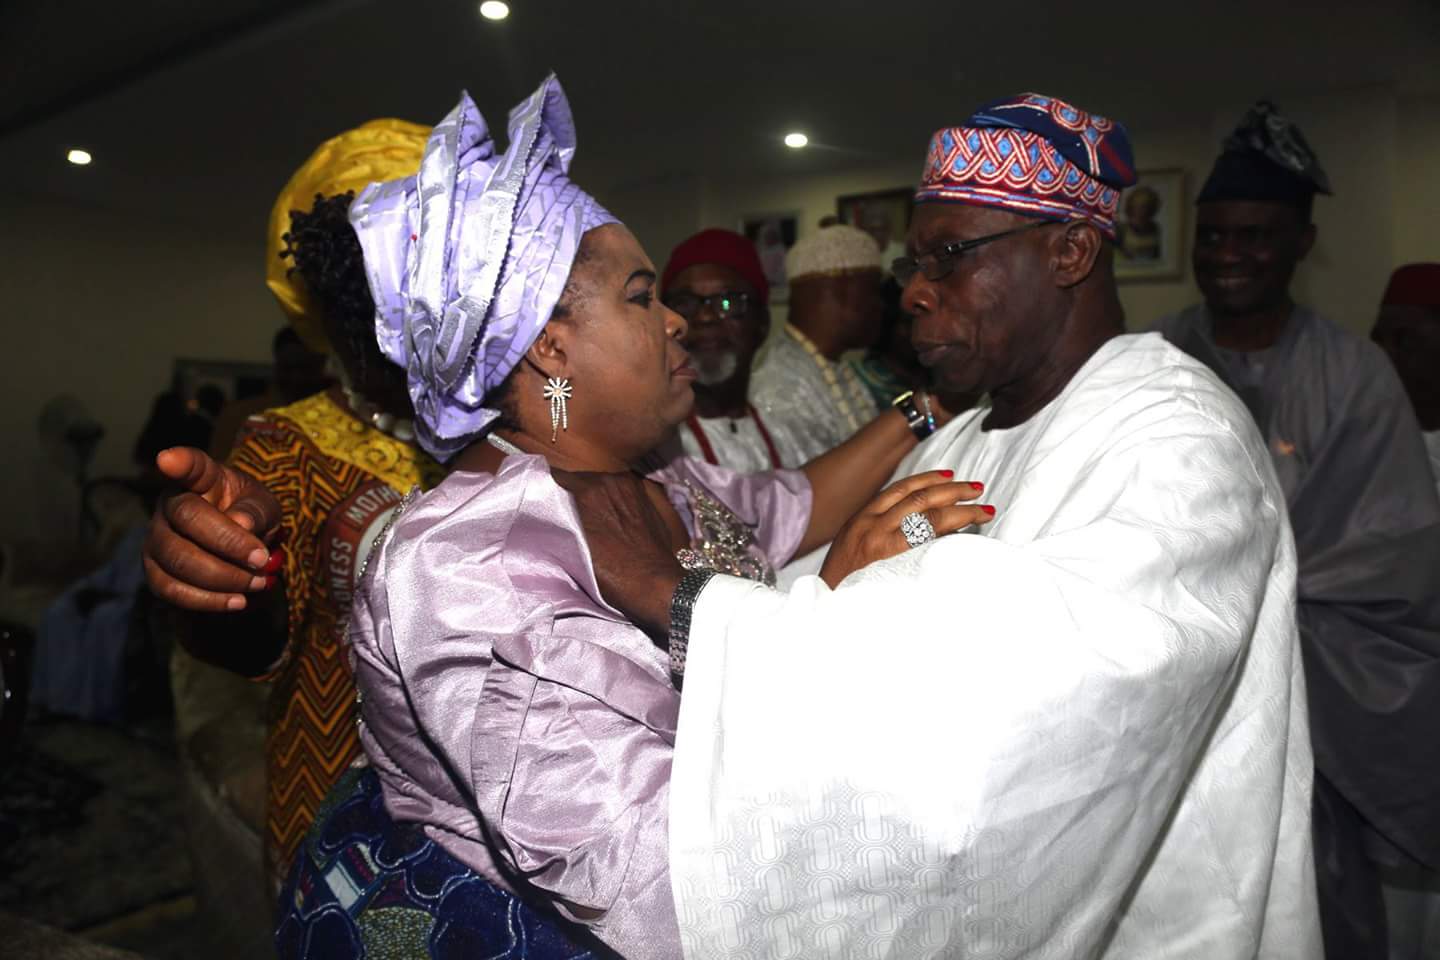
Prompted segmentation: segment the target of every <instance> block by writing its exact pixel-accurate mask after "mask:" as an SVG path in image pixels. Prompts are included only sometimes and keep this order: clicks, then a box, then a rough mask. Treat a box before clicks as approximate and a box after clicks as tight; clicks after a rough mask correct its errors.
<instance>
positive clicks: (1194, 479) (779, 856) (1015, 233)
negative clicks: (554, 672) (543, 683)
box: [564, 94, 1321, 960]
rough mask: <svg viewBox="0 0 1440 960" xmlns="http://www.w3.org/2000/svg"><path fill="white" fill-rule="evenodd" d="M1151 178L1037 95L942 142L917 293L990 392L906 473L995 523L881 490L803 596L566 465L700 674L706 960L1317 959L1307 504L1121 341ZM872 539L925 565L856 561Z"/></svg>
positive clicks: (684, 731) (673, 819)
mask: <svg viewBox="0 0 1440 960" xmlns="http://www.w3.org/2000/svg"><path fill="white" fill-rule="evenodd" d="M997 158H1003V159H1004V161H1005V162H1004V163H1003V164H1002V163H1000V162H998V159H997ZM1134 179H1135V178H1134V172H1133V160H1132V157H1131V152H1130V148H1129V144H1128V141H1127V138H1126V135H1125V132H1124V129H1123V127H1121V126H1119V125H1118V124H1116V123H1114V122H1112V121H1110V120H1107V119H1105V118H1103V117H1099V116H1095V115H1092V114H1088V113H1086V112H1084V111H1081V110H1078V109H1076V108H1074V107H1072V106H1070V105H1069V104H1066V103H1064V102H1062V101H1059V100H1055V99H1053V98H1049V97H1043V96H1039V95H1034V94H1030V95H1024V96H1020V97H1016V98H1013V99H1010V100H1005V101H1000V102H998V103H994V104H991V105H989V106H987V107H984V108H982V109H981V110H980V111H978V112H977V113H976V114H974V115H973V116H972V117H970V118H969V120H967V121H966V122H965V124H964V125H962V126H960V127H954V128H948V129H944V130H941V131H939V132H938V133H937V134H936V135H935V136H934V138H933V139H932V141H931V144H930V152H929V156H928V159H927V163H926V167H925V171H924V180H923V185H922V187H921V189H920V191H919V193H918V195H917V201H918V205H917V208H916V212H915V216H914V220H913V223H912V225H911V228H910V233H909V238H908V244H907V248H908V250H909V251H910V257H911V259H910V260H909V262H908V263H906V262H902V263H901V264H900V265H899V267H900V268H899V269H897V277H898V279H899V280H901V281H902V282H903V283H904V285H905V294H904V299H905V307H906V309H907V310H908V311H909V312H910V313H912V314H913V315H914V316H915V324H914V334H913V336H914V339H915V342H916V347H917V348H918V350H919V352H920V357H921V359H922V361H923V362H924V363H925V364H926V365H927V366H929V367H930V368H931V370H932V371H933V373H934V374H935V376H936V378H937V379H938V380H939V381H940V382H941V383H942V384H943V385H944V387H946V388H948V389H954V390H957V391H975V390H984V391H987V392H988V393H989V394H990V396H991V398H992V401H993V405H992V407H991V408H990V409H988V410H980V411H971V412H968V413H966V414H962V415H961V416H959V417H957V418H956V419H955V420H954V421H953V422H951V423H950V424H949V425H948V426H946V427H944V428H943V429H941V430H940V431H939V432H937V433H936V434H935V435H934V436H933V437H932V438H931V439H930V440H928V441H927V442H926V443H924V444H922V445H921V446H920V447H919V448H917V450H916V451H915V453H914V454H912V455H911V457H910V459H909V461H908V462H907V463H905V464H904V465H902V472H905V471H911V472H913V471H918V470H924V469H931V468H945V469H950V470H954V471H955V473H956V475H957V476H959V477H962V478H965V479H970V480H976V481H983V482H984V483H985V484H986V490H985V497H986V499H987V502H988V503H990V504H992V505H994V507H995V508H996V510H997V513H996V516H995V519H994V521H993V522H991V523H989V524H987V525H985V526H984V527H983V528H980V529H978V530H974V531H972V532H969V533H960V534H956V535H951V536H944V537H941V538H939V539H935V537H934V534H933V531H932V530H930V529H929V528H930V526H931V522H930V521H931V520H932V519H937V518H936V517H935V516H934V515H933V514H929V513H926V512H923V511H919V510H914V508H911V509H912V510H913V511H914V512H912V513H910V514H908V515H907V514H905V513H904V509H905V506H904V505H901V506H900V507H899V509H898V510H897V509H896V505H894V504H885V503H881V504H878V505H877V506H876V507H875V508H874V509H871V510H867V511H865V512H863V513H862V514H861V515H858V516H857V517H855V518H853V519H852V521H851V522H850V525H849V526H848V527H847V528H846V529H843V530H842V531H841V533H840V535H839V536H838V538H837V540H836V541H835V546H833V547H832V549H831V551H830V554H829V556H828V557H827V558H826V560H825V566H824V568H823V569H822V571H821V574H820V576H819V577H804V578H801V579H800V580H799V581H798V582H797V583H796V584H795V586H794V587H793V588H792V589H791V590H790V592H789V593H788V594H787V593H783V592H779V591H776V590H774V589H772V588H767V587H764V586H759V585H756V584H753V583H749V582H746V581H741V580H737V579H734V578H731V577H726V576H715V575H704V574H695V573H686V572H684V571H681V570H680V569H679V568H678V567H677V566H676V564H675V562H674V560H673V558H671V557H670V555H669V553H668V551H666V550H665V549H664V547H663V545H661V544H659V543H657V542H652V541H657V540H658V539H659V538H658V537H657V536H656V534H655V533H654V532H653V531H655V530H656V529H657V526H656V524H657V521H656V519H655V517H654V515H653V508H652V507H650V506H649V504H648V502H647V501H646V500H645V497H644V495H643V492H642V491H640V490H639V488H638V484H637V483H636V482H635V481H633V480H627V479H625V478H622V477H619V476H618V475H609V476H606V477H592V476H587V475H572V476H570V477H568V478H567V479H566V480H565V481H564V482H565V483H567V484H568V485H569V486H570V488H571V489H572V490H573V491H574V492H575V494H576V496H577V497H579V498H580V500H581V501H582V503H583V504H584V506H585V508H586V509H585V510H584V511H582V512H583V513H584V515H585V517H586V533H587V539H588V541H589V544H590V547H591V553H592V557H593V559H594V563H595V569H596V571H597V573H598V574H599V576H600V579H601V589H602V591H603V592H604V594H605V596H606V598H607V599H608V600H609V601H610V603H612V604H613V605H615V606H616V607H618V608H619V609H620V610H621V611H623V612H624V613H625V614H626V615H627V616H629V617H630V618H631V620H632V621H633V622H636V623H640V624H644V625H646V627H647V629H648V630H650V631H651V633H652V635H653V636H655V637H656V639H657V642H659V643H663V644H665V645H667V646H668V647H669V648H670V654H671V662H672V665H673V664H679V665H680V666H681V669H683V676H684V691H685V692H684V697H683V700H682V706H681V714H680V721H679V728H678V733H677V739H676V744H675V755H674V766H673V771H672V780H671V800H670V858H671V878H672V887H673V891H674V895H675V902H676V908H677V914H678V917H679V920H680V927H681V931H682V937H683V942H684V946H685V953H686V956H687V957H689V958H691V960H698V958H710V957H716V958H718V957H742V958H760V957H765V958H771V957H774V958H779V957H799V956H804V957H817V956H825V957H894V958H917V957H918V958H924V957H982V956H983V957H987V958H988V957H999V958H1016V960H1019V958H1027V960H1035V958H1072V957H1075V958H1081V957H1083V958H1092V957H1103V958H1108V960H1120V958H1124V960H1141V958H1144V960H1153V958H1160V957H1164V958H1194V960H1250V958H1266V960H1281V958H1284V960H1313V958H1317V957H1318V956H1319V955H1320V950H1321V946H1320V939H1319V929H1318V920H1317V914H1316V904H1315V866H1314V862H1313V857H1312V852H1311V851H1312V848H1311V839H1310V801H1311V789H1312V769H1313V760H1312V756H1311V752H1310V741H1309V733H1308V729H1307V725H1306V709H1305V687H1304V673H1303V671H1302V668H1301V662H1300V655H1299V649H1298V642H1297V632H1296V621H1295V579H1296V566H1295V554H1294V546H1293V543H1292V539H1291V534H1290V529H1289V526H1288V523H1287V520H1286V510H1285V500H1284V496H1283V494H1282V493H1281V490H1280V487H1279V485H1278V483H1277V481H1276V478H1275V474H1274V470H1273V468H1272V466H1271V463H1270V458H1269V456H1268V454H1267V451H1266V447H1265V444H1264V441H1263V440H1262V439H1261V437H1260V435H1259V433H1258V431H1257V430H1256V428H1255V426H1254V423H1253V421H1252V420H1251V418H1250V416H1249V414H1248V413H1247V411H1246V409H1245V407H1244V406H1243V405H1242V404H1241V403H1240V401H1239V400H1238V398H1236V396H1235V395H1234V394H1233V393H1232V392H1231V391H1230V390H1229V389H1227V388H1226V387H1225V386H1223V385H1222V384H1221V383H1220V382H1219V380H1218V379H1217V378H1216V377H1215V375H1214V374H1213V373H1212V372H1211V371H1210V370H1209V369H1207V368H1206V367H1205V366H1203V365H1202V364H1200V363H1198V362H1197V361H1195V360H1193V359H1191V358H1189V357H1188V356H1186V355H1185V354H1183V353H1182V352H1181V351H1179V350H1177V349H1175V348H1174V347H1172V346H1170V345H1168V344H1167V343H1165V342H1164V340H1162V339H1161V338H1160V337H1159V336H1158V335H1156V334H1143V335H1138V336H1127V335H1125V334H1124V333H1123V329H1124V327H1123V319H1124V318H1123V315H1122V311H1121V308H1120V303H1119V300H1118V297H1117V295H1116V288H1115V282H1114V276H1113V264H1112V258H1113V248H1112V247H1111V245H1110V244H1108V243H1107V242H1106V240H1107V238H1109V239H1112V240H1113V238H1114V229H1115V221H1114V215H1115V208H1116V204H1117V201H1118V199H1119V192H1120V190H1121V189H1122V188H1124V187H1125V186H1126V185H1128V184H1130V183H1133V182H1134ZM881 508H884V509H883V511H882V510H881ZM902 517H903V520H902ZM876 537H889V538H903V540H900V541H897V542H901V543H908V544H909V545H910V546H911V549H909V550H908V551H906V552H903V553H902V554H900V555H899V556H898V557H895V558H894V559H891V560H887V561H883V562H879V563H876V564H874V565H872V566H869V567H866V568H863V569H858V570H857V569H855V568H856V567H858V566H859V562H858V561H857V560H856V559H855V556H854V555H855V553H856V549H855V547H854V544H856V543H858V542H864V541H865V540H866V539H867V538H876Z"/></svg>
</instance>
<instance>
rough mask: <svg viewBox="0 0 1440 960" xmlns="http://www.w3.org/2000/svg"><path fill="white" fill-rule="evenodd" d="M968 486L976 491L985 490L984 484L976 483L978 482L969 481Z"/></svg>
mask: <svg viewBox="0 0 1440 960" xmlns="http://www.w3.org/2000/svg"><path fill="white" fill-rule="evenodd" d="M970 486H972V487H974V488H975V489H976V490H984V489H985V484H983V483H981V482H980V481H978V480H971V481H970Z"/></svg>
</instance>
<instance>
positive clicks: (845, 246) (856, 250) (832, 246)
mask: <svg viewBox="0 0 1440 960" xmlns="http://www.w3.org/2000/svg"><path fill="white" fill-rule="evenodd" d="M879 269H880V247H879V246H878V245H876V243H875V238H874V237H872V236H870V234H868V233H866V232H865V231H864V230H860V229H858V228H856V227H852V226H848V225H846V224H843V223H840V224H836V225H835V226H833V227H823V228H821V229H819V230H817V231H815V232H814V233H812V234H810V235H809V236H806V237H804V238H802V239H801V240H800V241H799V242H798V243H796V244H795V246H793V247H791V248H790V252H789V253H787V254H786V255H785V276H786V279H788V280H789V281H790V282H791V283H794V282H795V281H796V280H800V279H803V278H804V277H812V276H835V275H838V274H841V273H849V272H851V271H853V270H879Z"/></svg>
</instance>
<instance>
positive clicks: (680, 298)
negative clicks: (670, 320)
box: [665, 290, 750, 320]
mask: <svg viewBox="0 0 1440 960" xmlns="http://www.w3.org/2000/svg"><path fill="white" fill-rule="evenodd" d="M665 306H667V307H669V308H670V309H671V310H674V311H675V312H676V313H678V314H680V316H682V317H684V318H685V319H686V320H694V319H695V318H696V317H698V316H700V311H701V310H703V309H704V308H706V307H709V308H710V309H711V310H712V311H713V312H714V313H715V316H717V317H719V318H720V319H721V320H734V319H736V318H738V317H743V316H745V314H746V313H748V312H749V310H750V294H748V293H739V292H736V291H733V290H727V291H725V292H724V293H712V294H711V295H710V296H708V297H701V296H698V295H696V294H693V293H676V294H672V295H670V296H668V297H666V298H665Z"/></svg>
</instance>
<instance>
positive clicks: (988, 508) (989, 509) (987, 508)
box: [980, 503, 995, 517]
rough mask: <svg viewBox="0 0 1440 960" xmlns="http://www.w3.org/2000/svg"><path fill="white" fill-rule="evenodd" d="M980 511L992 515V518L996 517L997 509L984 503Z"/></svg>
mask: <svg viewBox="0 0 1440 960" xmlns="http://www.w3.org/2000/svg"><path fill="white" fill-rule="evenodd" d="M980 509H981V510H984V511H985V512H986V513H988V514H990V516H992V517H993V516H995V508H994V507H992V506H990V504H988V503H982V504H980Z"/></svg>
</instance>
